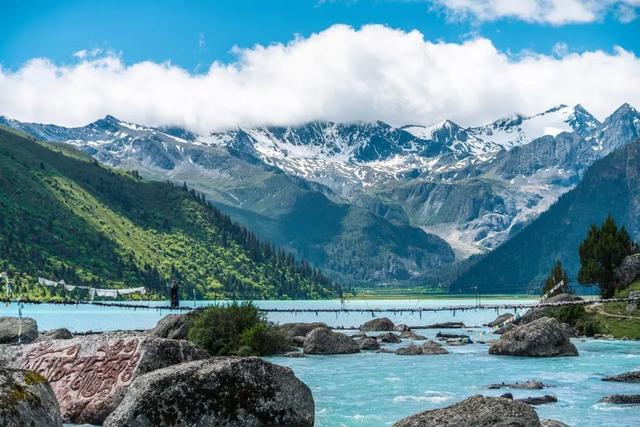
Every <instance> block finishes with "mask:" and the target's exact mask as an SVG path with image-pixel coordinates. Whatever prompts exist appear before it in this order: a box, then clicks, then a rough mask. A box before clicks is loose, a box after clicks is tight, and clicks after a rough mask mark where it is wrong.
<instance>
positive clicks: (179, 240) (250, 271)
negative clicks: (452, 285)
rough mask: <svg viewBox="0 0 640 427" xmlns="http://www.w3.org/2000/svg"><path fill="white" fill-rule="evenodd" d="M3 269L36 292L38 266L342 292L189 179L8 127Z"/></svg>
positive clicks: (62, 273)
mask: <svg viewBox="0 0 640 427" xmlns="http://www.w3.org/2000/svg"><path fill="white" fill-rule="evenodd" d="M0 271H8V272H10V274H11V275H12V276H16V277H17V278H16V283H17V284H18V286H19V288H20V291H21V292H29V293H30V294H33V293H34V292H35V293H37V292H40V293H43V292H45V290H42V289H40V290H34V288H33V285H32V284H33V282H34V278H37V277H39V276H42V277H46V278H51V279H56V280H59V279H64V280H65V281H66V282H67V283H70V284H75V285H80V284H84V285H90V286H94V287H98V288H99V287H109V288H118V287H131V286H142V285H144V286H146V287H147V288H149V289H152V290H153V291H154V293H156V294H158V295H163V296H166V285H167V283H168V281H169V280H171V279H172V278H176V279H178V281H179V282H180V283H181V285H182V286H181V292H182V293H183V295H188V296H192V292H193V290H194V289H195V290H196V294H197V296H198V297H200V298H219V297H234V298H271V297H278V298H317V297H334V296H337V295H338V294H339V293H340V291H339V289H338V287H337V286H336V285H334V284H333V283H331V282H330V281H329V280H327V279H326V278H325V277H324V276H323V275H322V274H321V273H320V272H319V271H318V270H316V269H315V268H313V267H311V266H309V264H307V263H306V262H299V261H296V260H295V259H294V258H293V256H291V255H290V254H288V253H285V252H284V251H282V250H280V249H277V248H275V247H274V246H272V245H270V244H266V243H263V242H260V241H259V240H258V239H257V238H256V237H255V235H254V234H253V233H251V232H250V231H248V230H247V229H245V228H243V227H241V226H239V225H236V224H234V223H232V222H231V220H230V219H229V217H228V216H227V215H225V214H222V213H221V212H220V211H219V210H218V209H216V208H214V207H212V206H211V204H210V203H208V202H206V201H205V200H204V197H203V196H201V195H199V194H197V193H196V192H195V191H193V190H188V189H187V188H186V186H184V187H183V186H175V185H173V184H169V183H158V182H144V181H142V180H141V179H140V178H139V176H137V174H136V173H130V174H125V173H122V172H119V171H115V170H111V169H108V168H105V167H103V166H100V165H99V164H98V163H97V162H96V161H95V160H92V159H90V158H89V157H87V156H85V155H83V154H80V153H78V152H77V151H75V150H73V149H71V148H66V147H64V146H56V147H55V148H51V146H45V145H43V144H40V143H38V142H35V141H33V140H30V139H28V138H26V137H24V136H22V135H18V134H15V133H13V132H11V131H8V130H5V129H3V128H0ZM27 287H28V288H27ZM27 289H28V291H27ZM46 291H48V289H47V290H46ZM74 292H78V291H74Z"/></svg>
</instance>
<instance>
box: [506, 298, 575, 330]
mask: <svg viewBox="0 0 640 427" xmlns="http://www.w3.org/2000/svg"><path fill="white" fill-rule="evenodd" d="M582 300H583V299H582V298H580V297H579V296H577V295H573V294H566V293H563V294H558V295H555V296H552V297H550V298H547V299H546V300H544V303H545V304H547V303H560V302H572V301H582ZM546 315H547V307H536V308H530V309H529V310H527V311H526V312H525V313H524V315H523V316H522V317H521V318H519V319H516V320H514V321H513V323H514V324H515V325H524V324H526V323H530V322H533V321H534V320H538V319H542V318H543V317H546Z"/></svg>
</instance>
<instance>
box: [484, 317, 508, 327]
mask: <svg viewBox="0 0 640 427" xmlns="http://www.w3.org/2000/svg"><path fill="white" fill-rule="evenodd" d="M512 318H513V314H511V313H502V314H501V315H499V316H498V317H496V318H495V319H494V320H492V321H491V322H489V323H487V326H488V327H490V328H495V327H496V326H497V327H501V326H503V325H504V324H505V322H507V321H508V320H511V319H512Z"/></svg>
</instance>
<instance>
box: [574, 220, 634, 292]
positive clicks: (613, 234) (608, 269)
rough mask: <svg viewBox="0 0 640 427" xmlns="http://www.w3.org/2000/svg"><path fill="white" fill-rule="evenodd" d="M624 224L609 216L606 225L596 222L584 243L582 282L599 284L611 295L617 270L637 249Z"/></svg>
mask: <svg viewBox="0 0 640 427" xmlns="http://www.w3.org/2000/svg"><path fill="white" fill-rule="evenodd" d="M637 249H638V248H637V245H636V244H635V243H634V242H633V241H632V240H631V238H630V237H629V234H628V233H627V231H626V230H625V228H624V227H620V229H618V226H617V225H616V223H615V221H614V220H613V218H612V217H611V215H609V216H608V217H607V219H606V220H605V221H604V223H603V224H602V226H601V227H600V228H598V226H596V225H595V224H592V225H591V228H590V229H589V231H588V232H587V238H586V239H585V240H584V241H583V242H582V243H581V244H580V248H579V253H580V272H579V273H578V281H579V282H580V283H583V284H589V283H597V284H598V285H599V286H600V293H601V295H602V296H603V297H605V298H611V297H612V296H613V295H614V293H615V291H616V288H615V286H616V285H615V278H614V274H613V271H614V269H615V268H616V267H618V266H619V265H620V263H621V262H622V260H623V259H624V258H625V257H626V256H628V255H631V254H633V253H635V252H636V251H637Z"/></svg>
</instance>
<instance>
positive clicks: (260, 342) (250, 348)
mask: <svg viewBox="0 0 640 427" xmlns="http://www.w3.org/2000/svg"><path fill="white" fill-rule="evenodd" d="M240 345H241V347H240V348H241V350H243V351H242V352H249V354H248V355H257V356H267V355H270V354H276V353H279V352H282V351H283V350H285V349H286V348H287V338H286V337H285V336H284V335H283V334H282V333H281V332H280V331H279V330H277V329H276V328H274V327H272V326H270V325H267V324H266V323H258V324H256V325H254V326H252V327H250V328H249V329H246V330H245V331H244V332H243V333H242V335H241V337H240ZM240 355H241V356H244V355H245V354H240Z"/></svg>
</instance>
